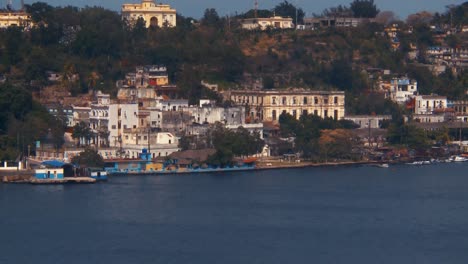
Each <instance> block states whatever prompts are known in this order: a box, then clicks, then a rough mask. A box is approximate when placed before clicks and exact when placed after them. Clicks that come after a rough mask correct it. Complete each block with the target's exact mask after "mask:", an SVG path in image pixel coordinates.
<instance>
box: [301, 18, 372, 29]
mask: <svg viewBox="0 0 468 264" xmlns="http://www.w3.org/2000/svg"><path fill="white" fill-rule="evenodd" d="M374 21H375V19H373V18H356V17H310V18H304V24H305V28H306V29H313V30H315V29H319V28H330V27H337V28H350V27H357V26H359V25H361V24H364V23H370V22H374Z"/></svg>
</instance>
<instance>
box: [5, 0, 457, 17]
mask: <svg viewBox="0 0 468 264" xmlns="http://www.w3.org/2000/svg"><path fill="white" fill-rule="evenodd" d="M6 1H7V0H0V3H1V5H3V6H4V5H5V3H6ZM41 1H42V2H46V3H48V4H50V5H53V6H57V5H60V6H65V5H73V6H78V7H83V6H86V5H88V6H94V5H97V6H102V7H105V8H109V9H112V10H115V11H119V10H120V6H121V5H122V4H123V3H138V2H140V0H41ZM156 1H157V2H161V0H156ZM465 1H466V0H374V2H375V3H376V4H377V7H378V8H379V9H380V10H381V11H386V10H390V11H393V12H394V13H395V14H396V15H397V16H398V18H400V19H406V17H407V16H408V15H409V14H413V13H416V12H419V11H423V10H425V11H430V12H441V13H442V12H444V11H445V10H446V6H448V5H459V4H462V3H464V2H465ZM13 2H14V6H15V7H18V6H19V5H20V2H21V1H20V0H13ZM24 2H25V3H33V2H37V1H36V0H25V1H24ZM280 2H283V0H258V3H259V8H260V9H271V8H273V7H274V6H275V5H276V4H278V3H280ZM289 2H290V3H293V4H296V3H297V6H299V7H301V8H302V9H303V10H304V11H305V12H306V16H311V15H312V13H317V14H320V13H321V12H322V11H323V9H325V8H329V7H332V6H337V5H340V4H341V5H348V6H349V4H350V3H351V2H352V0H289ZM163 3H167V4H170V5H171V6H173V7H174V8H176V9H177V12H178V13H180V14H182V15H183V16H190V17H194V18H200V17H201V16H203V12H204V10H205V9H206V8H215V9H216V10H217V11H218V13H219V14H220V15H227V14H232V15H234V14H235V13H236V12H238V13H243V12H245V11H247V10H249V9H251V8H253V6H254V0H234V1H232V0H163Z"/></svg>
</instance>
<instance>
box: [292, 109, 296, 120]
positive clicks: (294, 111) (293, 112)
mask: <svg viewBox="0 0 468 264" xmlns="http://www.w3.org/2000/svg"><path fill="white" fill-rule="evenodd" d="M292 116H293V117H294V118H296V119H297V111H296V110H293V111H292Z"/></svg>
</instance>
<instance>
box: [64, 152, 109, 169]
mask: <svg viewBox="0 0 468 264" xmlns="http://www.w3.org/2000/svg"><path fill="white" fill-rule="evenodd" d="M72 163H74V164H78V165H80V166H84V167H101V168H102V167H104V160H103V158H102V157H101V155H99V153H98V152H97V151H96V150H94V149H92V148H86V149H85V150H84V151H83V152H81V153H80V154H79V155H78V156H75V157H73V159H72Z"/></svg>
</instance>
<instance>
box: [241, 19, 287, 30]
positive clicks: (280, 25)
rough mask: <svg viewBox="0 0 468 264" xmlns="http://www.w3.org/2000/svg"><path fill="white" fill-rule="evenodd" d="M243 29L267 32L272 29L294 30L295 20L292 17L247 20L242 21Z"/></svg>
mask: <svg viewBox="0 0 468 264" xmlns="http://www.w3.org/2000/svg"><path fill="white" fill-rule="evenodd" d="M242 28H243V29H249V30H253V29H260V30H266V29H267V28H272V29H290V28H294V23H293V19H292V18H290V17H280V16H274V17H266V18H247V19H244V20H242Z"/></svg>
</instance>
